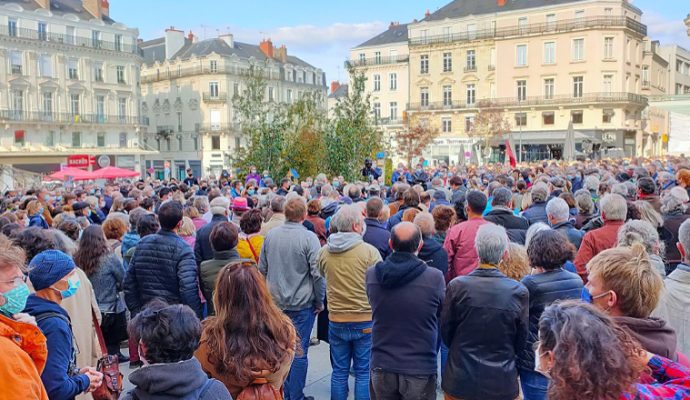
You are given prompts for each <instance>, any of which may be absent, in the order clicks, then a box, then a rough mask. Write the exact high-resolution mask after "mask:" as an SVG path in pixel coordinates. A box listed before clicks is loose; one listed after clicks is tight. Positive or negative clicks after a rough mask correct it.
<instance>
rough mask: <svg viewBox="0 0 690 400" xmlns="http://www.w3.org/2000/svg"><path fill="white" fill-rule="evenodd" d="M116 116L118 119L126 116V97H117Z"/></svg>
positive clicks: (122, 119)
mask: <svg viewBox="0 0 690 400" xmlns="http://www.w3.org/2000/svg"><path fill="white" fill-rule="evenodd" d="M117 116H118V117H119V118H120V121H124V120H125V119H126V118H127V99H126V98H123V97H120V98H119V99H117Z"/></svg>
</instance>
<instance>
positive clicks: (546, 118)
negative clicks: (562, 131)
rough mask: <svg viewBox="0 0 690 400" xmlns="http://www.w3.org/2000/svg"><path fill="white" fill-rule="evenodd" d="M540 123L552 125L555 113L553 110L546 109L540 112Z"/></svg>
mask: <svg viewBox="0 0 690 400" xmlns="http://www.w3.org/2000/svg"><path fill="white" fill-rule="evenodd" d="M541 119H542V123H543V124H544V125H553V124H554V123H555V122H556V121H555V119H556V113H554V112H553V111H546V112H543V113H541Z"/></svg>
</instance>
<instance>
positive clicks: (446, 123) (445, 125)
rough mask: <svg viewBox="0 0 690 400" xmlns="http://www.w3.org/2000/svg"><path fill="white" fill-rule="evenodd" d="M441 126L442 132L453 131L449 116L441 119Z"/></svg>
mask: <svg viewBox="0 0 690 400" xmlns="http://www.w3.org/2000/svg"><path fill="white" fill-rule="evenodd" d="M441 127H442V130H443V133H451V132H452V131H453V122H452V120H451V119H450V118H443V119H441Z"/></svg>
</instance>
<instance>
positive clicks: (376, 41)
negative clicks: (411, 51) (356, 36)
mask: <svg viewBox="0 0 690 400" xmlns="http://www.w3.org/2000/svg"><path fill="white" fill-rule="evenodd" d="M407 25H408V24H397V23H393V24H391V25H390V26H389V27H388V29H387V30H386V31H384V32H383V33H381V34H379V35H377V36H374V37H373V38H371V39H369V40H367V41H366V42H364V43H362V44H360V45H359V46H357V47H368V46H380V45H383V44H389V43H398V42H407Z"/></svg>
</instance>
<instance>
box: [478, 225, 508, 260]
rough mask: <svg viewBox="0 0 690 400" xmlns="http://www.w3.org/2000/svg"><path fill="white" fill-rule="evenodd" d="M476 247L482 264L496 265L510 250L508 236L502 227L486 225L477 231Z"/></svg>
mask: <svg viewBox="0 0 690 400" xmlns="http://www.w3.org/2000/svg"><path fill="white" fill-rule="evenodd" d="M474 247H475V248H476V249H477V255H478V256H479V262H480V263H483V264H493V265H496V264H498V263H499V262H500V261H501V260H502V259H503V256H504V255H505V253H506V250H508V234H507V233H506V230H505V228H504V227H502V226H498V225H494V224H484V225H482V226H481V227H480V228H479V230H478V231H477V236H476V237H475V239H474Z"/></svg>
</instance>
